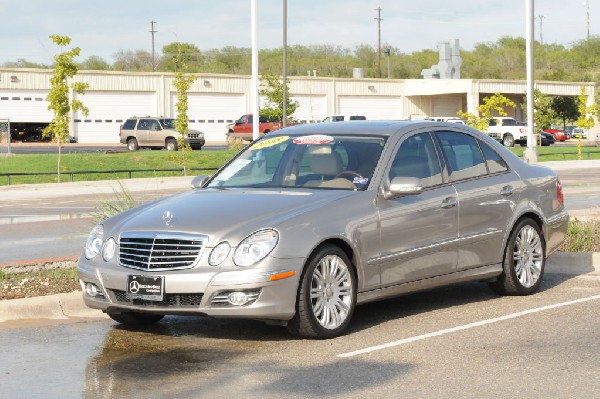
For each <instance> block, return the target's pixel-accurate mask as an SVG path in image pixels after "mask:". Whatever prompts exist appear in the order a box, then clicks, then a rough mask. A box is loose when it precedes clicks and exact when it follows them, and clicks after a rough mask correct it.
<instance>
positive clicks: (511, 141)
mask: <svg viewBox="0 0 600 399" xmlns="http://www.w3.org/2000/svg"><path fill="white" fill-rule="evenodd" d="M502 144H503V145H504V146H505V147H514V146H515V138H514V137H513V135H512V134H510V133H507V134H505V135H504V137H503V138H502Z"/></svg>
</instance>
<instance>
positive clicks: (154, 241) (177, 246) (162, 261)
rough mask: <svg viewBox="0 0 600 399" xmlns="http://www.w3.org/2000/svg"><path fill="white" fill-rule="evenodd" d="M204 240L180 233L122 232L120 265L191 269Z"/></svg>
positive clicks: (142, 268)
mask: <svg viewBox="0 0 600 399" xmlns="http://www.w3.org/2000/svg"><path fill="white" fill-rule="evenodd" d="M206 239H207V237H206V236H201V235H193V234H182V233H147V232H127V233H121V236H120V237H119V264H120V265H121V266H125V267H130V268H132V269H140V270H175V269H186V268H190V267H193V266H194V264H195V263H196V261H197V259H198V258H199V256H200V251H201V250H202V247H203V245H204V243H205V242H206Z"/></svg>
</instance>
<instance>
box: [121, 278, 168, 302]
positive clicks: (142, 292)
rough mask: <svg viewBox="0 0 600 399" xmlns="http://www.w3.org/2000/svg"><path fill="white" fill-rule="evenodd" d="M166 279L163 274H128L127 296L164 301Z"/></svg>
mask: <svg viewBox="0 0 600 399" xmlns="http://www.w3.org/2000/svg"><path fill="white" fill-rule="evenodd" d="M164 287H165V281H164V278H163V277H162V276H128V278H127V293H126V295H127V298H129V299H143V300H146V301H162V300H163V296H164V291H165V289H164Z"/></svg>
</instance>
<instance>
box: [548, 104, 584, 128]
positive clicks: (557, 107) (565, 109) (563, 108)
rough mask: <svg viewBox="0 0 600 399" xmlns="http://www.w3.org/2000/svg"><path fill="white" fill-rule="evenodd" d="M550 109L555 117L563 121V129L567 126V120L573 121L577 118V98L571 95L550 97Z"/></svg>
mask: <svg viewBox="0 0 600 399" xmlns="http://www.w3.org/2000/svg"><path fill="white" fill-rule="evenodd" d="M552 109H553V110H554V113H555V114H556V117H557V118H560V119H561V120H562V122H563V129H564V128H566V126H567V121H575V120H577V118H579V109H578V107H577V99H576V97H573V96H557V97H554V98H553V99H552Z"/></svg>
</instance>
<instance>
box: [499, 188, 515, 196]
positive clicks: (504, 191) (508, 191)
mask: <svg viewBox="0 0 600 399" xmlns="http://www.w3.org/2000/svg"><path fill="white" fill-rule="evenodd" d="M513 192H514V188H513V186H504V187H502V190H500V195H503V196H505V197H507V196H509V195H512V193H513Z"/></svg>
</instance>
